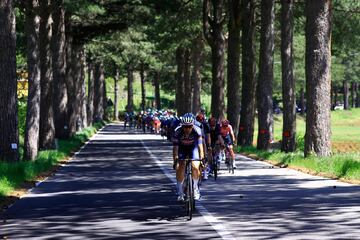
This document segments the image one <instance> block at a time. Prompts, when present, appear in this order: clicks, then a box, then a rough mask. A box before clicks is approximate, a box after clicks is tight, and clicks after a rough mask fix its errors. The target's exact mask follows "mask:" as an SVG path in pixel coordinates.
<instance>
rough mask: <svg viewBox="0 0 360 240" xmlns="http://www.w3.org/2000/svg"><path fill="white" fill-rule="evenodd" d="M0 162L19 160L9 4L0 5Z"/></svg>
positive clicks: (13, 37)
mask: <svg viewBox="0 0 360 240" xmlns="http://www.w3.org/2000/svg"><path fill="white" fill-rule="evenodd" d="M0 26H1V27H0V46H1V47H0V86H1V90H0V112H1V114H0V160H6V161H17V160H19V151H18V145H19V131H18V107H17V104H18V100H17V93H16V89H17V81H16V30H15V12H14V3H13V1H12V0H6V1H2V2H1V4H0Z"/></svg>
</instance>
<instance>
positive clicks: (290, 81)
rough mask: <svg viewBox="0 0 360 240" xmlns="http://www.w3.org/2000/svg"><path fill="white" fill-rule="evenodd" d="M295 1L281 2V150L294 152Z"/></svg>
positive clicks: (283, 0)
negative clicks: (282, 104)
mask: <svg viewBox="0 0 360 240" xmlns="http://www.w3.org/2000/svg"><path fill="white" fill-rule="evenodd" d="M293 8H294V1H293V0H281V21H280V22H281V67H282V96H283V103H284V111H283V136H282V144H281V150H282V151H285V152H293V151H295V147H296V142H295V141H296V108H295V107H296V96H295V78H294V73H293V72H294V54H293V53H294V51H293V26H294V25H293V23H294V20H293V19H294V17H293V16H294V14H293Z"/></svg>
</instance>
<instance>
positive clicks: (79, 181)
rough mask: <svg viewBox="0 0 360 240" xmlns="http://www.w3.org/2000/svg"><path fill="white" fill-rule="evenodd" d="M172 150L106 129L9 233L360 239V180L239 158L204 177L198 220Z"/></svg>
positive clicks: (6, 219) (5, 226) (2, 227)
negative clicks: (178, 188)
mask: <svg viewBox="0 0 360 240" xmlns="http://www.w3.org/2000/svg"><path fill="white" fill-rule="evenodd" d="M171 150H172V147H171V145H170V144H169V143H168V142H167V141H165V140H163V139H162V138H161V137H160V136H155V135H151V134H142V133H141V132H136V131H134V130H130V131H128V130H127V131H125V130H123V128H122V126H121V125H119V124H111V125H108V126H106V127H105V128H104V129H103V130H102V131H100V132H99V133H98V134H96V135H95V136H94V137H93V138H92V139H91V140H90V141H89V143H88V144H87V145H86V146H85V147H84V148H83V149H82V150H81V151H80V152H79V153H77V154H76V155H75V156H74V157H73V159H72V160H71V161H70V162H69V163H67V164H66V165H65V166H63V167H62V168H60V170H59V171H58V172H57V173H56V174H55V175H54V176H51V177H49V178H48V179H47V180H46V181H44V182H42V183H41V184H39V185H38V186H37V187H35V188H34V189H32V190H31V191H30V192H29V194H27V195H26V196H24V197H23V198H22V199H20V200H19V201H17V202H16V203H15V204H14V205H13V206H11V207H10V208H9V209H7V210H6V211H5V212H3V213H2V215H1V218H2V221H1V223H0V238H3V239H360V217H359V216H360V186H357V185H351V184H346V183H341V182H338V181H335V180H329V179H324V178H320V177H314V176H310V175H307V174H304V173H300V172H297V171H294V170H290V169H284V168H274V167H272V166H271V165H269V164H267V163H264V162H259V161H254V160H251V159H248V158H246V157H244V156H240V155H238V156H237V158H238V160H237V164H238V166H239V168H238V169H237V170H236V171H235V174H234V175H232V174H229V173H227V172H226V171H221V174H220V175H219V178H218V181H216V182H215V181H214V180H213V179H211V178H210V179H209V180H207V181H205V182H203V184H202V186H201V191H202V195H203V198H202V199H201V201H200V202H198V204H197V212H196V213H195V215H194V216H193V220H192V221H188V220H187V218H186V216H185V211H184V207H183V205H182V204H180V203H178V202H177V201H176V194H175V177H174V171H173V170H172V164H171V163H172V157H171V156H172V154H171Z"/></svg>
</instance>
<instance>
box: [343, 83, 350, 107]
mask: <svg viewBox="0 0 360 240" xmlns="http://www.w3.org/2000/svg"><path fill="white" fill-rule="evenodd" d="M343 93H344V95H343V97H344V110H349V84H348V81H347V80H344V81H343Z"/></svg>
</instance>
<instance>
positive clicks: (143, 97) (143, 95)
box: [140, 62, 146, 111]
mask: <svg viewBox="0 0 360 240" xmlns="http://www.w3.org/2000/svg"><path fill="white" fill-rule="evenodd" d="M140 80H141V110H143V111H145V107H146V89H145V80H146V76H145V66H144V63H143V62H142V63H141V65H140Z"/></svg>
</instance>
